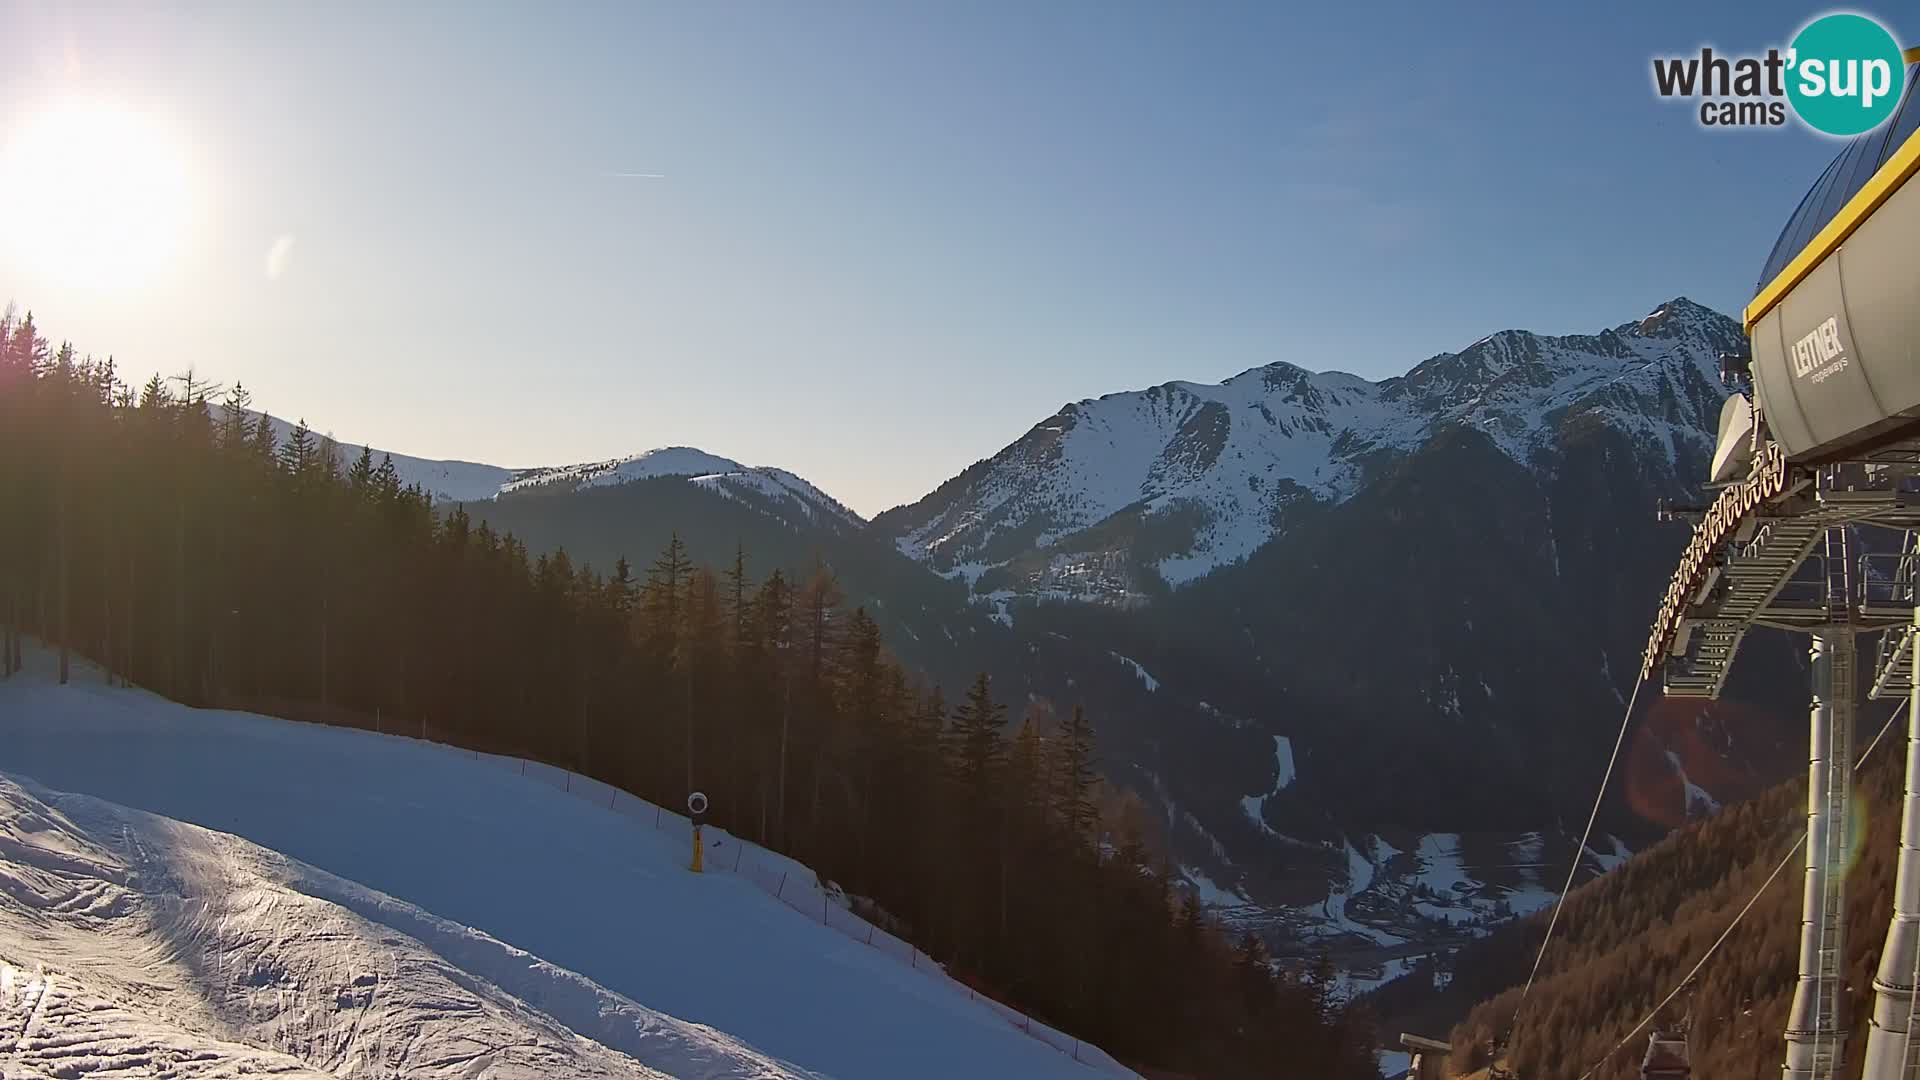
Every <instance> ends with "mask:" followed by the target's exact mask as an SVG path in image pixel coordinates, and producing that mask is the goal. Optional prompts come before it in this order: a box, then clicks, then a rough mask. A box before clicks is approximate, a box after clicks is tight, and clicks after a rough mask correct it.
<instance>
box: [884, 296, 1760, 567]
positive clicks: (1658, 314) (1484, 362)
mask: <svg viewBox="0 0 1920 1080" xmlns="http://www.w3.org/2000/svg"><path fill="white" fill-rule="evenodd" d="M1739 336H1740V334H1739V327H1738V326H1737V325H1736V324H1734V323H1733V321H1732V320H1730V319H1727V318H1726V317H1725V316H1722V315H1719V314H1717V313H1715V312H1713V311H1710V310H1708V309H1706V308H1704V307H1701V306H1700V305H1698V304H1695V303H1693V302H1692V301H1690V300H1686V299H1684V298H1683V299H1677V300H1674V301H1671V302H1669V303H1667V304H1664V305H1661V306H1660V307H1659V308H1658V309H1657V310H1655V311H1654V312H1653V313H1651V314H1649V315H1648V316H1646V317H1645V318H1643V319H1640V320H1637V321H1635V322H1630V323H1625V324H1622V325H1620V326H1617V327H1613V328H1611V329H1607V330H1603V331H1601V332H1599V333H1598V334H1593V335H1579V336H1566V337H1553V336H1546V335H1541V334H1535V333H1531V332H1528V331H1524V330H1505V331H1501V332H1500V333H1497V334H1492V335H1490V336H1488V337H1485V338H1482V339H1481V340H1479V341H1477V342H1474V343H1473V344H1472V345H1470V346H1468V347H1467V348H1465V349H1463V350H1461V351H1460V352H1457V353H1442V354H1440V355H1438V356H1434V357H1432V358H1431V359H1428V360H1426V361H1425V362H1423V363H1421V364H1419V365H1418V366H1416V367H1415V368H1413V369H1412V370H1411V371H1409V372H1408V373H1407V374H1406V375H1404V376H1400V377H1397V378H1392V379H1387V380H1385V381H1382V382H1377V383H1376V382H1369V381H1367V380H1365V379H1362V378H1359V377H1357V376H1354V375H1349V374H1345V373H1343V372H1338V371H1329V372H1320V373H1315V372H1311V371H1308V370H1306V369H1305V368H1302V367H1299V366H1296V365H1294V364H1291V363H1287V362H1278V363H1274V364H1269V365H1267V366H1265V367H1260V368H1254V369H1252V370H1249V371H1246V372H1242V373H1241V374H1239V375H1236V376H1234V377H1233V378H1230V379H1228V380H1227V381H1225V382H1224V383H1221V384H1218V385H1208V384H1200V383H1189V382H1172V383H1167V384H1164V385H1161V386H1156V387H1153V388H1151V389H1147V390H1140V391H1130V392H1126V393H1117V394H1109V395H1107V396H1105V397H1101V398H1098V399H1093V400H1087V401H1080V402H1075V403H1073V404H1070V405H1067V406H1066V407H1065V408H1063V409H1061V410H1060V411H1059V412H1058V413H1056V414H1054V415H1053V416H1051V417H1049V418H1047V419H1046V420H1043V421H1041V422H1040V423H1038V424H1036V425H1035V426H1034V427H1033V429H1032V430H1031V431H1029V432H1028V433H1027V434H1026V435H1025V436H1023V437H1022V438H1021V439H1019V440H1018V441H1016V442H1015V443H1013V444H1012V445H1010V446H1008V447H1006V448H1005V449H1003V450H1001V451H1000V452H999V453H998V454H996V455H994V456H993V457H992V458H990V459H988V460H985V461H982V462H979V463H977V464H975V465H974V466H972V467H971V468H969V469H967V470H966V471H965V472H963V473H961V474H960V475H959V476H957V477H955V478H953V479H952V480H949V481H948V482H947V483H945V484H942V485H941V486H940V488H939V489H938V490H936V491H935V492H933V493H932V494H930V495H928V496H927V497H926V498H923V499H921V500H920V501H919V502H917V503H914V504H912V505H910V506H905V507H900V508H897V509H894V510H890V511H888V512H886V513H885V514H882V515H880V517H879V518H877V519H876V525H877V526H878V527H879V528H881V529H883V530H885V531H886V532H887V533H888V534H889V535H890V536H891V537H892V538H893V539H894V541H895V542H896V543H897V544H898V546H899V548H900V550H901V551H902V552H903V553H905V554H907V555H909V556H910V557H912V558H915V559H917V560H920V561H921V562H923V563H926V564H927V565H929V566H932V567H933V568H935V569H936V570H938V571H939V572H941V573H944V574H947V575H950V576H955V577H961V578H964V579H966V580H967V581H969V582H970V583H973V584H974V585H975V587H976V589H977V590H978V591H979V592H981V593H1007V592H1011V593H1014V594H1023V595H1040V596H1058V595H1065V596H1073V597H1082V598H1104V599H1110V600H1127V599H1133V598H1137V597H1139V596H1141V595H1142V594H1143V593H1149V592H1151V591H1153V590H1154V589H1155V588H1157V587H1162V586H1165V585H1174V586H1178V585H1181V584H1185V583H1187V582H1190V581H1193V580H1194V579H1196V578H1198V577H1201V576H1203V575H1205V574H1207V573H1209V572H1211V571H1213V570H1215V569H1218V568H1219V567H1221V566H1224V565H1227V564H1230V563H1233V562H1236V561H1239V560H1242V559H1244V558H1246V557H1247V556H1248V555H1250V554H1252V553H1253V552H1254V551H1256V550H1258V549H1259V548H1260V547H1262V546H1263V545H1265V544H1266V543H1267V542H1268V541H1270V540H1271V539H1272V538H1273V537H1274V536H1275V535H1276V534H1278V533H1279V532H1282V531H1284V529H1285V528H1286V524H1287V521H1288V518H1289V515H1290V513H1291V512H1293V511H1294V510H1295V509H1296V508H1297V507H1298V505H1299V504H1301V503H1302V502H1303V501H1309V502H1310V501H1335V502H1337V501H1341V500H1344V499H1346V498H1349V497H1351V496H1352V495H1353V494H1354V493H1355V492H1356V491H1358V490H1360V489H1361V488H1362V487H1364V486H1365V485H1366V483H1367V482H1368V479H1369V477H1370V476H1372V475H1374V473H1375V472H1376V470H1377V466H1378V465H1379V464H1380V463H1381V462H1382V461H1383V460H1385V459H1390V458H1392V457H1396V456H1399V455H1404V454H1405V453H1407V452H1409V451H1412V450H1414V449H1417V448H1418V447H1420V446H1422V445H1424V444H1425V443H1426V442H1427V441H1428V440H1430V439H1431V438H1432V437H1433V436H1434V435H1435V433H1436V432H1438V431H1440V430H1442V429H1444V428H1446V427H1448V426H1454V425H1462V426H1466V427H1470V428H1474V429H1477V430H1479V431H1482V432H1484V433H1486V434H1487V435H1488V436H1489V437H1490V438H1491V439H1492V441H1493V443H1494V445H1496V446H1497V447H1499V449H1500V450H1501V451H1502V452H1504V453H1505V454H1507V455H1508V456H1510V457H1511V458H1513V459H1514V460H1515V461H1517V462H1520V463H1521V464H1523V465H1527V466H1529V467H1534V466H1537V465H1539V464H1541V462H1542V461H1543V459H1544V458H1545V457H1547V456H1548V455H1550V453H1551V450H1552V447H1553V444H1554V441H1555V439H1556V433H1557V432H1559V431H1561V430H1564V429H1565V428H1566V427H1567V426H1568V425H1570V424H1574V423H1580V422H1598V423H1603V424H1607V425H1610V426H1612V427H1615V428H1618V429H1620V430H1622V431H1624V432H1627V433H1629V434H1630V435H1632V436H1633V437H1634V438H1635V439H1636V440H1638V441H1640V442H1642V443H1644V444H1645V445H1646V446H1647V447H1648V448H1649V449H1650V450H1652V451H1653V452H1656V453H1658V454H1660V455H1662V456H1665V457H1667V458H1669V459H1672V458H1673V457H1674V455H1676V454H1678V453H1680V452H1681V451H1682V450H1683V449H1689V448H1695V447H1697V446H1698V445H1699V444H1700V441H1701V439H1702V438H1703V436H1702V432H1704V431H1711V430H1712V427H1713V416H1714V410H1715V409H1716V408H1717V406H1718V404H1719V402H1720V400H1721V399H1722V397H1723V396H1724V392H1723V391H1722V390H1720V389H1719V386H1718V382H1717V376H1716V366H1717V360H1716V358H1717V355H1718V354H1719V353H1720V352H1721V351H1724V350H1726V349H1728V348H1731V347H1733V346H1734V345H1735V344H1736V343H1737V342H1738V340H1739Z"/></svg>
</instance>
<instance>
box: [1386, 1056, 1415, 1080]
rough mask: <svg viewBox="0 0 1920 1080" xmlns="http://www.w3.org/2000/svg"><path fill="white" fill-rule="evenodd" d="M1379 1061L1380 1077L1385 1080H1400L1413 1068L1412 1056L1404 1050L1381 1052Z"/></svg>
mask: <svg viewBox="0 0 1920 1080" xmlns="http://www.w3.org/2000/svg"><path fill="white" fill-rule="evenodd" d="M1379 1059H1380V1075H1381V1076H1382V1077H1384V1078H1386V1080H1400V1078H1401V1077H1403V1076H1405V1075H1407V1070H1408V1069H1411V1068H1413V1055H1412V1054H1409V1053H1407V1052H1406V1051H1404V1050H1382V1051H1380V1054H1379Z"/></svg>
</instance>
